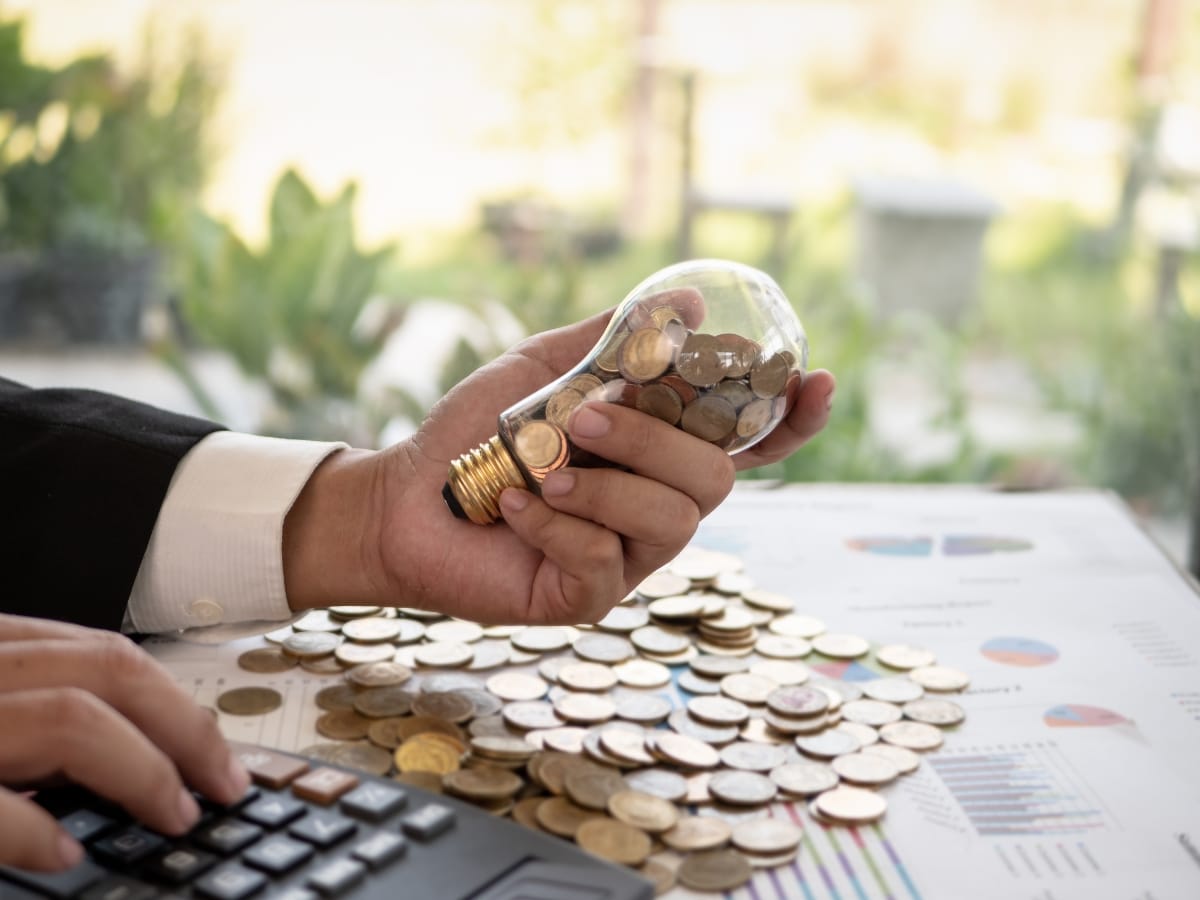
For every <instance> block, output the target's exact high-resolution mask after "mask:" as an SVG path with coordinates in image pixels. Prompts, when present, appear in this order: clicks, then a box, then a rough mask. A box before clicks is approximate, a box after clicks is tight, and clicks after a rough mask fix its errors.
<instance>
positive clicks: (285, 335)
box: [182, 170, 392, 436]
mask: <svg viewBox="0 0 1200 900" xmlns="http://www.w3.org/2000/svg"><path fill="white" fill-rule="evenodd" d="M356 195H357V188H356V186H355V185H354V184H348V185H346V186H345V187H344V188H343V189H342V190H341V192H340V193H339V194H338V195H337V196H336V197H334V198H333V199H332V200H329V201H328V202H323V201H322V200H321V199H320V198H318V197H317V196H316V194H315V193H314V192H313V191H312V189H311V188H310V187H309V186H308V185H307V184H306V183H305V181H304V180H303V179H302V178H301V177H300V175H299V174H298V173H296V172H295V171H292V170H289V171H287V172H285V173H284V174H283V175H282V176H281V177H280V178H279V180H278V182H277V183H276V184H275V187H274V190H273V192H272V196H271V202H270V229H269V235H268V238H267V241H266V243H265V244H264V246H263V247H262V248H261V249H253V248H251V247H250V246H248V245H247V244H246V243H245V242H244V241H242V240H241V239H240V238H239V237H238V236H237V235H236V234H235V233H234V232H233V230H232V229H230V228H229V227H228V226H226V225H224V224H223V223H221V222H218V221H216V220H215V219H212V218H210V217H208V216H206V215H203V214H197V216H196V218H195V219H194V222H193V231H192V235H193V240H192V253H191V254H190V256H189V258H188V268H187V278H186V281H185V289H184V291H183V295H182V311H183V315H184V319H185V321H186V322H187V323H188V325H189V326H190V327H191V328H192V329H193V330H194V331H195V333H196V334H197V335H198V336H199V337H200V338H201V339H202V340H204V341H206V342H208V343H210V344H213V345H215V346H218V347H221V348H222V349H224V350H226V351H228V352H229V353H230V354H231V355H232V356H233V357H234V359H235V360H237V363H238V365H239V366H240V367H241V369H242V370H243V371H244V372H245V373H247V374H248V375H251V376H253V377H255V378H258V379H261V380H262V381H263V383H265V384H266V385H267V386H268V387H269V388H270V390H271V393H272V396H273V397H274V399H275V401H276V402H277V403H278V405H279V406H280V408H281V410H282V411H283V412H284V420H283V421H282V422H279V423H276V424H275V425H274V426H273V430H276V431H278V432H280V433H285V434H303V435H304V436H315V433H313V432H309V433H308V434H304V431H305V427H309V426H311V428H313V429H315V430H318V431H322V432H328V431H329V430H330V426H328V425H324V426H322V424H321V422H320V412H319V410H317V411H314V410H313V409H312V407H313V406H314V405H315V406H320V405H321V404H323V403H325V402H326V401H329V400H341V401H350V400H352V399H353V397H354V395H355V389H356V387H357V383H358V378H359V375H360V374H361V373H362V370H363V368H364V367H365V366H366V365H367V363H368V362H370V360H371V359H372V358H373V357H374V356H375V354H376V353H377V352H378V350H379V344H380V340H381V337H382V336H381V335H366V334H362V333H360V332H359V331H358V330H356V329H355V323H356V322H357V321H358V318H359V315H360V313H361V312H362V310H363V307H364V306H365V305H366V303H367V301H368V300H369V299H370V298H371V297H372V296H373V295H374V293H375V291H376V287H377V284H378V280H379V274H380V270H381V267H382V266H383V264H384V262H385V261H386V259H387V258H388V256H389V254H390V253H391V252H392V247H391V245H386V246H383V247H378V248H376V249H373V250H369V251H364V250H361V249H360V248H359V247H358V242H357V239H356V236H355V229H354V201H355V197H356ZM310 420H311V421H310ZM302 422H307V423H308V425H307V426H304V427H302Z"/></svg>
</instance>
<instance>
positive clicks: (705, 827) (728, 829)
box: [662, 816, 733, 853]
mask: <svg viewBox="0 0 1200 900" xmlns="http://www.w3.org/2000/svg"><path fill="white" fill-rule="evenodd" d="M732 834H733V826H732V825H730V824H729V823H728V822H726V821H725V820H724V819H718V818H717V817H716V816H683V817H682V818H681V819H680V820H679V821H678V822H676V823H675V825H674V827H673V828H671V829H670V830H669V831H665V832H663V834H662V842H663V843H664V844H666V845H667V846H668V847H670V848H671V849H672V850H679V851H681V852H683V853H692V852H695V851H698V850H713V849H715V848H717V847H723V846H725V845H726V844H728V843H729V838H730V836H731V835H732Z"/></svg>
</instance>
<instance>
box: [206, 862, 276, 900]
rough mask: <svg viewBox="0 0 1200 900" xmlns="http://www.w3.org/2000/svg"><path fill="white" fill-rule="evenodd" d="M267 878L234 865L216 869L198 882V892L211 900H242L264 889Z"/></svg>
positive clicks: (259, 873) (251, 870) (230, 864)
mask: <svg viewBox="0 0 1200 900" xmlns="http://www.w3.org/2000/svg"><path fill="white" fill-rule="evenodd" d="M266 883H267V876H266V875H263V874H262V873H261V872H255V871H254V870H253V869H244V868H242V867H241V866H239V865H235V864H233V863H229V864H226V865H224V866H222V867H221V868H219V869H214V870H213V871H212V872H209V873H208V874H207V875H205V876H204V877H203V878H201V879H200V880H199V881H197V882H196V892H197V893H198V894H199V895H200V896H201V897H209V898H211V900H242V898H243V897H249V896H251V895H252V894H256V893H258V892H259V891H261V890H262V889H263V887H264V886H265V885H266Z"/></svg>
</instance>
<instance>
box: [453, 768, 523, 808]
mask: <svg viewBox="0 0 1200 900" xmlns="http://www.w3.org/2000/svg"><path fill="white" fill-rule="evenodd" d="M524 785H525V782H524V781H522V780H521V778H520V776H518V775H515V774H513V773H512V772H509V771H508V770H506V769H497V768H495V767H494V766H481V767H480V768H478V769H459V770H458V771H456V772H450V773H448V774H446V775H445V776H444V777H443V778H442V787H443V788H444V789H445V791H446V793H447V794H453V795H455V796H456V797H465V798H466V799H468V800H505V799H508V798H510V797H512V796H513V795H514V794H516V793H517V791H519V790H520V789H521V788H522V787H524Z"/></svg>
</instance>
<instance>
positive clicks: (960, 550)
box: [942, 534, 1033, 556]
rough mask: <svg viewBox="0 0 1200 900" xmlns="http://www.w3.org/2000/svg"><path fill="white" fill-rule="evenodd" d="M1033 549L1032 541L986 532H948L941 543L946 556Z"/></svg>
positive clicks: (1016, 551) (978, 554) (1018, 551)
mask: <svg viewBox="0 0 1200 900" xmlns="http://www.w3.org/2000/svg"><path fill="white" fill-rule="evenodd" d="M1032 549H1033V541H1027V540H1024V539H1023V538H1014V537H999V536H996V535H988V534H948V535H946V539H945V541H944V542H943V543H942V552H943V553H944V554H946V556H982V555H984V554H988V553H1023V552H1025V551H1027V550H1032Z"/></svg>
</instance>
